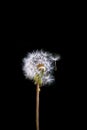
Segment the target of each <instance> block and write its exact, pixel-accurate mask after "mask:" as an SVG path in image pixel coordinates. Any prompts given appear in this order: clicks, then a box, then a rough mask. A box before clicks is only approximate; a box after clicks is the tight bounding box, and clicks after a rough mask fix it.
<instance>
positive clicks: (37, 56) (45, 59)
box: [23, 50, 59, 85]
mask: <svg viewBox="0 0 87 130" xmlns="http://www.w3.org/2000/svg"><path fill="white" fill-rule="evenodd" d="M58 59H59V56H56V57H53V56H52V54H51V53H49V52H44V51H43V50H41V51H38V50H36V51H33V52H32V53H28V54H27V56H26V57H25V58H24V59H23V72H24V75H25V77H26V78H28V79H30V80H33V79H34V77H35V75H36V74H40V73H41V70H43V71H44V75H43V77H42V85H45V84H51V83H52V82H53V81H54V80H55V79H54V77H53V76H52V72H53V70H54V66H53V62H54V61H55V60H58Z"/></svg>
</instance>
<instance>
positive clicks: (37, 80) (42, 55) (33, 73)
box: [22, 50, 60, 130]
mask: <svg viewBox="0 0 87 130" xmlns="http://www.w3.org/2000/svg"><path fill="white" fill-rule="evenodd" d="M59 59H60V56H53V55H52V54H51V53H48V52H44V51H43V50H40V51H38V50H37V51H33V52H32V53H28V55H27V56H26V57H25V58H24V59H23V68H22V69H23V72H24V75H25V77H26V78H28V79H30V80H32V81H34V84H36V129H37V130H39V92H40V88H41V86H44V85H46V84H51V83H53V82H54V81H55V79H54V76H53V75H52V72H53V70H54V67H55V66H54V65H53V63H54V62H55V65H56V61H57V60H59Z"/></svg>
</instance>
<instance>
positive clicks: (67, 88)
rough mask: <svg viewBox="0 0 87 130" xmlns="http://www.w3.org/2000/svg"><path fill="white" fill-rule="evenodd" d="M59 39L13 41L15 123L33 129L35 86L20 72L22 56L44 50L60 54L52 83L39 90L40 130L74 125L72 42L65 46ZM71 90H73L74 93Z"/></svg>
mask: <svg viewBox="0 0 87 130" xmlns="http://www.w3.org/2000/svg"><path fill="white" fill-rule="evenodd" d="M65 40H69V39H65V38H64V40H61V37H60V39H59V40H47V41H43V40H42V41H41V40H38V41H37V40H36V41H31V42H30V41H29V40H16V41H15V49H16V50H15V61H16V62H15V63H16V64H15V68H16V69H15V72H16V73H15V83H14V84H15V87H14V90H13V93H14V103H13V104H14V113H15V114H14V115H15V116H16V119H15V120H16V122H15V123H16V124H18V126H21V127H24V128H25V127H26V128H29V129H31V130H34V129H35V101H36V100H35V96H36V93H35V92H36V90H35V85H34V84H33V82H32V81H30V80H27V79H25V77H24V74H23V71H22V59H23V58H24V57H25V56H26V54H27V53H28V52H32V51H33V50H36V49H38V50H40V49H43V50H45V51H49V52H52V53H57V54H60V55H61V60H60V61H58V62H57V67H58V70H57V71H56V72H55V79H56V81H55V83H54V84H52V85H50V86H43V87H42V89H41V92H40V129H41V130H44V129H45V130H48V129H51V128H52V129H58V128H60V127H61V128H65V127H66V128H68V127H69V125H70V124H71V126H74V125H75V119H74V121H73V117H74V112H75V111H74V109H75V105H73V104H74V103H75V102H74V100H75V86H74V85H73V84H74V82H73V81H74V78H72V77H73V76H72V75H73V73H74V71H73V70H74V69H73V68H72V67H74V64H73V62H72V60H73V57H74V55H72V44H71V45H70V46H69V45H68V46H67V44H65V43H63V42H64V41H65ZM73 92H74V93H73Z"/></svg>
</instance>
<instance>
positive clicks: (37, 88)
mask: <svg viewBox="0 0 87 130" xmlns="http://www.w3.org/2000/svg"><path fill="white" fill-rule="evenodd" d="M39 87H40V86H39V84H37V86H36V130H39V91H40V88H39Z"/></svg>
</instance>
